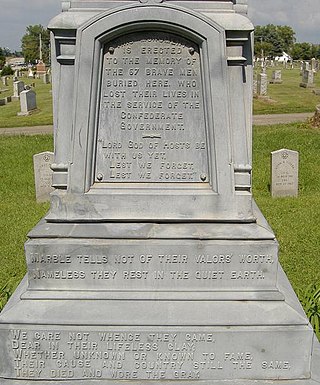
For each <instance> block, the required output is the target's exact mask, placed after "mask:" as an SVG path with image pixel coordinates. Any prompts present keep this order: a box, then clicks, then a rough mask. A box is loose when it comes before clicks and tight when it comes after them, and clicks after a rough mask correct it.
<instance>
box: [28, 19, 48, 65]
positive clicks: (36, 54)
mask: <svg viewBox="0 0 320 385" xmlns="http://www.w3.org/2000/svg"><path fill="white" fill-rule="evenodd" d="M40 39H41V42H42V60H43V62H44V63H49V49H50V48H49V47H50V32H49V31H48V30H47V29H45V28H43V26H42V25H40V24H37V25H29V26H28V27H27V30H26V34H25V35H24V36H23V37H22V39H21V42H22V54H23V56H24V59H25V62H26V63H32V64H35V63H37V62H38V61H39V60H40Z"/></svg>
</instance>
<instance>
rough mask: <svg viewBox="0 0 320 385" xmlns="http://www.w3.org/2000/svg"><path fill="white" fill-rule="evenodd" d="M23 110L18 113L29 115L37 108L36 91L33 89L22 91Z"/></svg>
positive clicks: (21, 102) (21, 104)
mask: <svg viewBox="0 0 320 385" xmlns="http://www.w3.org/2000/svg"><path fill="white" fill-rule="evenodd" d="M20 108H21V112H20V113H18V115H29V113H30V111H32V110H35V109H36V108H37V99H36V93H35V92H34V91H33V90H26V91H22V92H21V93H20Z"/></svg>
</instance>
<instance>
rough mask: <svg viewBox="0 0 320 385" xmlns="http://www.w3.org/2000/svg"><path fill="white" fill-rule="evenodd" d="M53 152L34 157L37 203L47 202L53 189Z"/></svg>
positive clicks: (41, 153)
mask: <svg viewBox="0 0 320 385" xmlns="http://www.w3.org/2000/svg"><path fill="white" fill-rule="evenodd" d="M53 156H54V154H53V152H50V151H45V152H40V153H39V154H35V155H33V170H34V182H35V193H36V200H37V202H47V201H49V200H50V199H49V198H50V193H51V192H52V191H53V188H52V170H51V164H52V163H53Z"/></svg>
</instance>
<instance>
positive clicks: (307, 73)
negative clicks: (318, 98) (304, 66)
mask: <svg viewBox="0 0 320 385" xmlns="http://www.w3.org/2000/svg"><path fill="white" fill-rule="evenodd" d="M300 87H304V88H313V87H315V84H314V72H313V71H312V70H303V71H302V82H301V83H300Z"/></svg>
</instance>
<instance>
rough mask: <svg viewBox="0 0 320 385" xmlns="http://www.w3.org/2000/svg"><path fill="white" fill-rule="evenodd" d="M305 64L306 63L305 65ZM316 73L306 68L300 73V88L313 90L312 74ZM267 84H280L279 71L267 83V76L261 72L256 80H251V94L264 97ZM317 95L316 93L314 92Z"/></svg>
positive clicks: (280, 76)
mask: <svg viewBox="0 0 320 385" xmlns="http://www.w3.org/2000/svg"><path fill="white" fill-rule="evenodd" d="M306 64H307V63H306ZM315 73H316V72H315V71H314V70H312V69H309V67H308V66H305V68H304V69H303V71H302V81H301V83H300V87H303V88H314V87H315V83H314V74H315ZM268 83H271V84H281V83H282V73H281V70H275V71H273V72H272V79H271V80H270V82H268V76H267V74H266V72H265V70H263V71H262V72H261V73H259V74H258V75H257V78H256V79H254V80H253V94H254V95H258V96H266V95H267V92H268ZM315 93H317V92H315Z"/></svg>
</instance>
